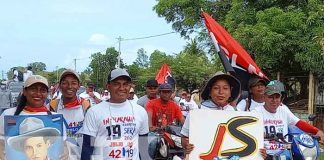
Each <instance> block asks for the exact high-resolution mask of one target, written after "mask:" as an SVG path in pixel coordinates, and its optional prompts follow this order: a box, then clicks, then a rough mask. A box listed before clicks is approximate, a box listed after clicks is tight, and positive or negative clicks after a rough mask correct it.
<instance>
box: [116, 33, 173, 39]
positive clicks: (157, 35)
mask: <svg viewBox="0 0 324 160" xmlns="http://www.w3.org/2000/svg"><path fill="white" fill-rule="evenodd" d="M173 33H176V32H168V33H162V34H156V35H152V36H145V37H138V38H127V39H121V41H133V40H140V39H147V38H154V37H160V36H165V35H168V34H173Z"/></svg>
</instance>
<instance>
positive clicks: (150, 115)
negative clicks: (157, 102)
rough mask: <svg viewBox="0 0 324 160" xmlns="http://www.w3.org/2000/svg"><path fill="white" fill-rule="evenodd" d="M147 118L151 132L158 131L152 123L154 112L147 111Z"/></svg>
mask: <svg viewBox="0 0 324 160" xmlns="http://www.w3.org/2000/svg"><path fill="white" fill-rule="evenodd" d="M147 116H148V124H149V130H150V131H154V130H156V128H157V127H156V126H153V122H152V111H147Z"/></svg>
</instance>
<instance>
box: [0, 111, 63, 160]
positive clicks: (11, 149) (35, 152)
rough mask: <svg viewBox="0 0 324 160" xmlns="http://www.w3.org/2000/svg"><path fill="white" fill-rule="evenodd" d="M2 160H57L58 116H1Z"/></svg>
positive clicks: (60, 143) (59, 150)
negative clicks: (2, 134)
mask: <svg viewBox="0 0 324 160" xmlns="http://www.w3.org/2000/svg"><path fill="white" fill-rule="evenodd" d="M4 122H5V124H4V126H5V136H6V148H5V150H6V158H7V159H15V160H34V159H39V160H51V159H59V155H61V153H62V148H63V138H62V136H63V134H62V133H63V132H62V131H63V116H62V115H32V116H30V115H28V116H23V115H20V116H5V121H4Z"/></svg>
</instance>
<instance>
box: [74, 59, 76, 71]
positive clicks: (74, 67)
mask: <svg viewBox="0 0 324 160" xmlns="http://www.w3.org/2000/svg"><path fill="white" fill-rule="evenodd" d="M76 60H77V59H76V58H74V71H76Z"/></svg>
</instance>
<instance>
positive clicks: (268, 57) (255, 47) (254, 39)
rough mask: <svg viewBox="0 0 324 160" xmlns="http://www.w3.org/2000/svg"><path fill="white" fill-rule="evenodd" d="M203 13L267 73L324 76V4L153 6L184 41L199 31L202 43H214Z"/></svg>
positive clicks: (249, 0) (233, 1)
mask: <svg viewBox="0 0 324 160" xmlns="http://www.w3.org/2000/svg"><path fill="white" fill-rule="evenodd" d="M200 8H201V9H202V10H204V11H206V12H208V13H209V14H211V15H212V16H213V17H214V18H215V19H216V20H217V21H218V22H219V23H221V24H222V25H223V26H224V27H225V28H226V29H227V30H228V31H229V32H230V33H231V34H232V35H233V37H234V38H236V39H237V40H238V41H239V42H240V43H241V44H242V45H243V47H244V48H245V49H246V50H248V51H249V52H250V53H251V54H254V55H255V56H254V57H255V58H256V61H257V63H258V64H259V66H260V67H261V68H263V70H265V71H266V72H267V73H268V74H272V75H273V76H274V74H275V73H276V72H278V71H280V72H281V73H283V74H285V73H288V72H291V71H303V72H308V71H312V72H315V73H321V72H323V71H324V56H323V48H324V47H323V33H324V27H323V24H324V19H323V15H324V12H323V8H324V4H323V2H322V1H321V0H311V1H305V0H297V1H285V0H276V1H254V0H220V1H203V0H197V1H192V0H181V1H177V0H163V1H161V0H160V1H158V3H157V5H155V6H154V10H155V11H156V13H157V14H158V15H159V16H160V17H164V18H165V19H166V21H167V22H169V23H172V26H173V29H174V30H176V31H178V32H179V33H181V35H182V36H184V37H188V36H189V35H190V34H191V33H192V32H194V31H197V32H198V36H199V37H200V38H203V42H204V41H205V42H206V41H207V42H210V41H211V40H210V38H209V37H208V36H206V35H207V34H206V32H204V31H205V30H204V28H205V26H204V24H203V21H202V20H201V18H200V11H201V10H200ZM205 44H208V43H205ZM209 44H210V43H209ZM212 47H213V46H212V45H209V48H212ZM207 49H208V48H207ZM273 76H270V77H273Z"/></svg>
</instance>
